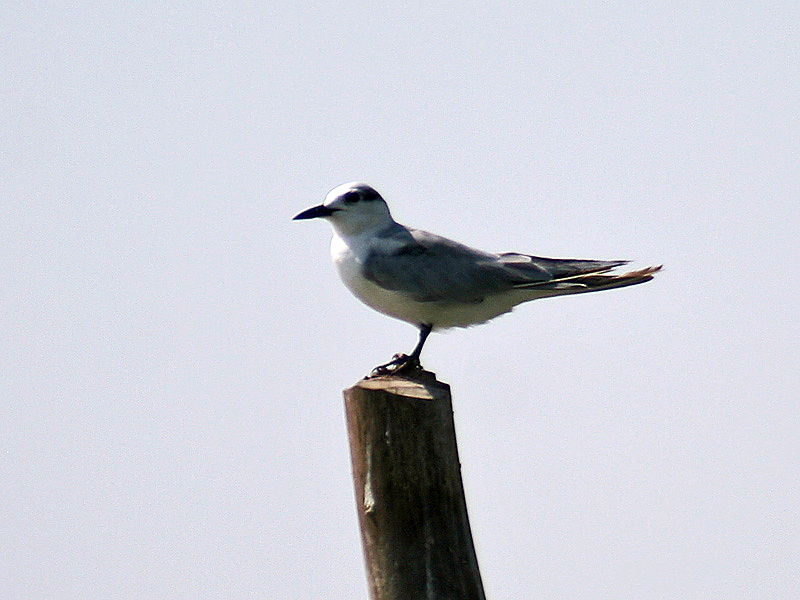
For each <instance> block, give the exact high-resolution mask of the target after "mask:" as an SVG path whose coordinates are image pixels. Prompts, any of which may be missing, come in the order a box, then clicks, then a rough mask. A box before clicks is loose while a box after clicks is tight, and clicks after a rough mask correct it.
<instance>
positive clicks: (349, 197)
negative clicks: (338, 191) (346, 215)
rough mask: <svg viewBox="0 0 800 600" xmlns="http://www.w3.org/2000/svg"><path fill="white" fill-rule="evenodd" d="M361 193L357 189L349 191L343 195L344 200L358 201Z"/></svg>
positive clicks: (348, 201) (346, 202)
mask: <svg viewBox="0 0 800 600" xmlns="http://www.w3.org/2000/svg"><path fill="white" fill-rule="evenodd" d="M359 197H360V196H359V193H358V192H356V191H350V192H347V193H346V194H345V195H344V196H342V200H344V202H345V204H352V203H353V202H358V199H359Z"/></svg>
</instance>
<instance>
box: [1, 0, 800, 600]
mask: <svg viewBox="0 0 800 600" xmlns="http://www.w3.org/2000/svg"><path fill="white" fill-rule="evenodd" d="M0 23H1V24H2V30H3V32H4V35H3V36H2V41H1V42H0V44H2V51H3V57H4V60H2V61H0V86H1V87H0V89H2V103H3V107H4V110H2V111H0V127H1V128H2V129H1V130H0V132H1V136H2V140H3V144H2V149H0V182H2V196H0V198H2V216H3V218H2V220H1V222H0V235H1V237H2V240H3V252H2V255H0V282H2V285H0V311H2V312H1V313H0V339H2V346H0V397H2V400H1V401H0V481H2V482H3V492H2V494H0V566H2V570H0V597H2V598H15V599H16V598H20V599H23V598H24V599H36V600H39V599H42V600H44V599H52V598H58V599H60V600H69V599H86V598H97V599H137V600H138V599H142V598H148V599H150V598H169V599H176V598H177V599H181V598H185V599H217V598H267V599H272V598H335V599H338V598H348V599H349V598H366V597H367V587H366V578H365V574H364V566H363V560H362V554H361V546H360V538H359V532H358V524H357V519H356V510H355V504H354V497H353V487H352V481H351V478H350V459H349V455H348V445H347V436H346V430H345V421H344V410H343V402H342V396H341V391H342V389H343V388H346V387H348V386H350V385H352V384H353V383H355V382H356V381H357V380H358V379H359V378H360V377H361V376H362V375H364V374H365V373H367V372H368V371H369V370H370V369H371V368H372V367H373V366H375V365H376V364H379V363H381V362H385V361H386V360H388V359H389V358H390V357H391V356H392V354H394V353H395V352H400V351H405V352H408V351H409V350H410V349H411V348H412V347H413V345H414V343H415V341H416V331H415V330H414V328H412V327H410V326H409V325H407V324H404V323H401V322H399V321H394V320H392V319H390V318H388V317H385V316H383V315H380V314H378V313H375V312H373V311H371V310H370V309H368V308H367V307H365V306H363V305H361V304H359V303H358V301H357V300H355V299H354V298H353V297H351V296H350V294H349V292H348V291H347V290H346V289H345V288H344V286H343V285H342V284H341V283H340V282H339V281H338V279H337V277H336V275H335V273H334V271H333V269H332V267H331V264H330V258H329V254H328V243H329V238H330V228H329V227H328V225H327V224H325V223H320V222H292V221H291V217H292V216H293V215H294V214H296V213H297V212H299V211H300V210H303V209H305V208H307V207H309V206H312V205H314V204H318V203H320V202H321V201H322V199H323V198H324V196H325V194H326V192H327V191H328V190H329V189H331V188H332V187H334V186H336V185H338V184H340V183H342V182H345V181H350V180H362V181H366V182H368V183H370V184H371V185H373V186H374V187H375V188H376V189H378V191H380V192H381V193H382V194H383V196H384V197H385V198H386V199H387V201H388V202H389V205H390V207H391V208H392V211H393V214H394V216H395V218H396V219H397V220H398V221H400V222H402V223H405V224H408V225H411V226H415V227H420V228H422V229H427V230H430V231H434V232H436V233H439V234H442V235H446V236H448V237H451V238H454V239H457V240H459V241H462V242H464V243H468V244H470V245H473V246H477V247H480V248H483V249H486V250H494V251H506V250H513V251H518V252H525V253H530V254H537V255H542V256H559V257H576V258H601V259H620V258H630V259H635V260H636V261H637V263H636V264H637V265H644V264H660V263H663V264H664V265H665V271H664V272H663V273H661V274H660V275H659V276H658V277H657V278H656V280H654V281H653V282H650V283H648V284H646V285H643V286H637V287H634V288H627V289H624V290H616V291H610V292H603V293H599V294H592V295H586V296H579V297H571V298H560V299H555V300H542V301H538V302H534V303H531V304H527V305H525V306H522V307H520V308H518V309H517V310H515V311H514V313H513V314H511V315H507V316H504V317H502V318H500V319H497V320H496V321H493V322H491V323H489V324H487V325H483V326H481V327H477V328H473V329H469V330H455V331H452V332H448V333H444V334H434V335H432V336H431V338H430V339H429V341H428V343H427V345H426V347H425V351H424V353H423V363H424V364H425V365H426V367H427V368H429V369H431V370H433V371H435V372H436V373H437V374H438V376H439V377H440V379H442V380H443V381H446V382H448V383H449V384H450V385H451V386H452V389H453V396H454V407H455V418H456V425H457V429H458V441H459V450H460V454H461V461H462V470H463V477H464V482H465V487H466V494H467V504H468V507H469V513H470V519H471V522H472V528H473V537H474V538H475V542H476V547H477V553H478V560H479V563H480V567H481V573H482V576H483V581H484V585H485V588H486V592H487V596H488V597H489V598H491V599H492V600H501V599H506V598H507V599H516V598H549V599H575V598H592V599H609V600H611V599H613V600H619V599H642V600H653V599H661V598H663V599H667V598H669V599H675V598H687V599H698V598H703V599H720V600H729V599H731V598H736V599H737V600H746V599H756V598H769V599H771V600H772V599H787V600H790V599H792V600H793V599H796V598H798V597H800V569H798V564H800V494H799V493H798V481H799V480H800V420H799V419H798V411H799V405H800V402H798V401H799V400H800V392H798V388H799V387H800V385H799V384H800V376H798V372H799V371H800V368H799V367H798V364H800V351H798V338H800V324H799V323H798V318H797V308H798V295H799V294H800V284H799V283H798V277H797V273H796V270H797V269H796V266H797V264H796V263H797V257H798V253H799V252H800V243H798V230H800V205H799V204H798V189H800V185H799V184H800V175H799V174H800V164H798V162H800V161H798V157H799V156H800V154H799V153H798V147H800V135H798V132H799V127H800V120H799V119H798V106H800V103H799V102H800V39H799V38H798V23H800V9H798V7H797V3H796V2H788V1H784V2H775V3H767V4H764V3H761V4H752V3H744V2H733V3H730V2H726V3H711V2H708V3H699V4H698V3H687V2H678V3H669V6H665V7H663V8H661V7H657V6H653V5H647V4H644V5H643V4H642V3H641V2H629V3H611V4H608V3H606V4H604V5H603V6H602V7H600V6H598V5H597V4H596V3H585V4H584V3H578V4H576V3H574V2H573V3H569V4H568V5H566V4H564V5H559V4H556V5H553V4H552V3H550V4H547V5H546V6H545V5H544V4H543V5H542V7H537V6H535V5H528V6H524V5H523V6H521V5H520V3H510V2H504V3H492V4H482V5H469V6H467V5H463V4H461V5H454V4H450V3H441V2H425V3H419V4H418V5H413V6H399V7H381V8H376V7H375V5H374V4H372V3H352V2H351V3H342V4H334V3H328V4H325V3H312V4H308V5H298V4H297V3H288V2H286V3H282V2H277V3H276V2H269V3H264V2H256V3H235V4H234V5H232V6H231V5H220V4H211V3H199V4H198V3H190V4H189V5H185V4H184V5H182V6H173V7H171V8H168V7H166V6H165V4H164V3H160V2H139V3H104V4H101V5H94V4H92V5H90V4H86V3H76V4H70V5H67V3H57V2H56V3H27V2H6V3H5V4H4V7H3V8H2V9H0Z"/></svg>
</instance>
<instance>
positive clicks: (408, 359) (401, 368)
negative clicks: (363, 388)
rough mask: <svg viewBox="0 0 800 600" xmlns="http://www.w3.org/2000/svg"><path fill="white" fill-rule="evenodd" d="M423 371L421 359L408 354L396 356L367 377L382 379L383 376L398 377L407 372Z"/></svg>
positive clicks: (373, 370)
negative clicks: (397, 375)
mask: <svg viewBox="0 0 800 600" xmlns="http://www.w3.org/2000/svg"><path fill="white" fill-rule="evenodd" d="M419 369H422V365H421V364H420V363H419V358H418V357H416V356H413V355H412V356H408V355H407V354H395V355H394V356H393V357H392V360H390V361H389V362H388V363H386V364H384V365H379V366H377V367H375V368H374V369H372V372H371V373H370V374H369V375H368V376H367V377H380V376H382V375H396V374H397V373H402V372H406V371H413V370H419Z"/></svg>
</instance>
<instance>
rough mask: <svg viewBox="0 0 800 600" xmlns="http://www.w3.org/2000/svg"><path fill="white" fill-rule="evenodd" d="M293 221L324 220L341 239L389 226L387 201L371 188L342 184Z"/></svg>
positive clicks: (354, 184) (390, 219) (361, 185)
mask: <svg viewBox="0 0 800 600" xmlns="http://www.w3.org/2000/svg"><path fill="white" fill-rule="evenodd" d="M294 218H295V220H299V219H316V218H323V219H327V220H328V221H330V223H331V225H333V228H334V229H335V230H336V231H337V233H341V234H344V235H358V234H359V233H362V232H364V231H370V230H374V229H380V228H382V227H385V226H386V225H389V224H390V223H391V222H392V216H391V214H390V213H389V207H388V206H386V201H385V200H384V199H383V198H382V197H381V195H380V194H379V193H378V192H376V191H375V189H374V188H372V187H370V186H368V185H367V184H366V183H359V182H352V183H343V184H342V185H340V186H337V187H335V188H333V189H332V190H331V191H330V192H328V195H327V196H325V202H323V203H322V204H320V205H319V206H314V207H312V208H309V209H307V210H304V211H303V212H301V213H300V214H299V215H297V216H295V217H294Z"/></svg>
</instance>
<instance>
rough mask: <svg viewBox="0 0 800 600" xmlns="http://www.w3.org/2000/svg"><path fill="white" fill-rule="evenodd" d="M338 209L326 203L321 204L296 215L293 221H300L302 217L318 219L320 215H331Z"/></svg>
mask: <svg viewBox="0 0 800 600" xmlns="http://www.w3.org/2000/svg"><path fill="white" fill-rule="evenodd" d="M336 210H337V209H335V208H328V207H327V206H325V205H324V204H320V205H319V206H312V207H311V208H309V209H307V210H304V211H303V212H301V213H300V214H299V215H297V216H295V217H294V218H293V219H292V221H299V220H301V219H316V218H319V217H330V216H331V215H332V214H333V213H335V212H336Z"/></svg>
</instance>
